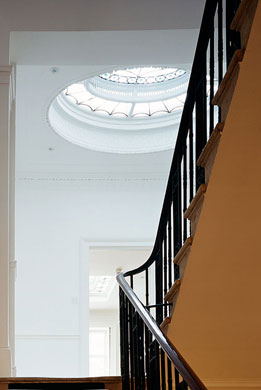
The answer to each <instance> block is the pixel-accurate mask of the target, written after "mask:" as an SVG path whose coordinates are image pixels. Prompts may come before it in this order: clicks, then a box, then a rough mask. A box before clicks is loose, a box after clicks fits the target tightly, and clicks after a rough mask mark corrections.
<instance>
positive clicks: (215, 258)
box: [168, 4, 261, 389]
mask: <svg viewBox="0 0 261 390" xmlns="http://www.w3.org/2000/svg"><path fill="white" fill-rule="evenodd" d="M260 47H261V5H260V4H258V6H257V11H256V15H255V18H254V23H253V27H252V30H251V33H250V37H249V41H248V46H247V49H246V52H245V55H244V60H243V62H242V63H241V64H240V65H239V69H240V71H239V75H238V80H237V84H236V88H235V91H234V94H233V98H232V102H231V105H230V109H229V112H228V115H227V117H226V122H225V126H224V129H223V134H222V136H221V139H220V143H219V148H218V150H217V154H216V159H215V164H214V166H213V169H212V173H211V176H210V178H209V183H208V187H207V191H206V194H205V196H204V198H205V199H204V204H203V207H202V211H201V215H200V219H199V221H198V225H197V229H196V231H195V235H194V237H193V245H192V248H191V253H190V256H189V261H188V263H187V266H186V272H185V274H184V277H183V280H182V283H181V287H180V292H179V298H178V300H177V303H176V307H175V314H174V318H173V319H172V321H171V323H170V324H169V329H168V337H169V338H170V339H171V340H173V341H175V345H176V346H177V348H178V349H179V350H180V351H182V353H183V355H184V357H185V359H186V360H187V361H188V363H189V364H190V365H191V366H192V367H193V368H194V369H195V371H196V372H197V373H198V375H199V377H201V378H203V381H204V382H205V384H206V385H207V387H210V388H221V387H222V388H223V389H224V388H229V389H230V388H235V387H237V388H238V387H242V388H244V389H247V388H250V387H251V388H253V387H255V388H260V389H261V370H260V364H259V363H258V362H259V354H260V350H261V334H260V325H261V314H260V311H259V309H258V298H259V297H260V296H261V284H260V275H261V261H260V248H259V226H260V218H261V203H260V200H261V173H260V171H261V152H260V146H261V120H260V112H261V104H260V98H259V94H260V91H261V78H260V63H261V51H260ZM251 271H252V272H251ZM253 271H254V272H253Z"/></svg>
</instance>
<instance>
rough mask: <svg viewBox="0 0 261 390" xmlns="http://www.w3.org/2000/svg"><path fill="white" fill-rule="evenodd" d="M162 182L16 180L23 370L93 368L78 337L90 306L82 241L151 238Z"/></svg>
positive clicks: (74, 372) (65, 372)
mask: <svg viewBox="0 0 261 390" xmlns="http://www.w3.org/2000/svg"><path fill="white" fill-rule="evenodd" d="M164 187H165V184H164V183H161V184H160V185H159V183H158V182H157V183H152V182H146V181H144V183H143V184H142V185H141V183H135V182H134V183H129V184H128V185H126V183H125V182H124V181H122V182H119V181H116V182H115V183H110V184H108V182H106V183H100V182H97V185H96V186H95V185H94V184H93V183H92V185H89V186H88V184H85V186H77V184H75V182H73V183H72V184H69V183H67V184H64V183H59V182H58V183H56V182H55V183H54V182H52V183H48V182H44V181H41V180H35V181H32V182H30V181H29V182H28V181H26V180H18V182H17V187H16V258H17V263H18V264H17V283H16V335H17V337H16V342H17V344H16V349H17V362H16V365H17V375H18V376H20V375H21V376H25V375H26V376H36V375H37V376H82V375H87V374H88V370H87V367H88V364H87V362H86V359H87V354H88V345H87V344H86V342H85V343H84V342H81V340H82V339H83V337H84V335H83V333H84V334H86V329H87V319H86V316H83V313H82V311H85V313H86V312H88V297H87V291H88V264H87V262H88V260H87V257H88V256H87V255H86V251H85V249H84V248H83V247H82V241H83V239H84V241H85V242H88V241H92V242H93V241H95V242H98V241H106V242H117V243H118V242H121V241H122V242H129V243H130V245H131V243H132V242H134V241H135V242H137V241H143V242H144V241H151V242H153V239H154V236H155V233H156V228H157V222H158V218H159V213H160V209H161V204H162V197H163V191H164ZM130 266H131V265H130ZM84 275H86V277H84ZM80 276H81V277H80ZM81 280H82V281H83V282H84V280H86V286H83V287H82V285H80V281H81ZM80 289H81V294H80ZM115 337H116V336H115ZM57 347H58V348H57ZM116 366H118V363H115V368H114V372H117V368H116Z"/></svg>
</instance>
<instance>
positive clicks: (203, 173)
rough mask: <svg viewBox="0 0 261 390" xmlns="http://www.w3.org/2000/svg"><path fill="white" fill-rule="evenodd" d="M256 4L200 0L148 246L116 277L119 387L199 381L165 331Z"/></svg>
mask: <svg viewBox="0 0 261 390" xmlns="http://www.w3.org/2000/svg"><path fill="white" fill-rule="evenodd" d="M257 4H258V1H257V0H243V1H242V2H239V1H229V0H227V1H226V2H222V1H213V0H212V1H207V2H206V8H205V11H204V15H203V20H202V25H201V30H200V34H199V40H198V45H197V49H196V53H195V59H194V62H193V67H192V72H191V79H190V83H189V87H188V93H187V99H186V102H185V106H184V111H183V115H182V119H181V124H180V129H179V134H178V139H177V143H176V147H175V151H174V157H173V161H172V166H171V170H170V176H169V181H168V185H167V190H166V195H165V199H164V204H163V209H162V213H161V218H160V222H159V227H158V233H157V237H156V241H155V245H154V248H153V251H152V254H151V256H150V258H149V259H148V260H147V262H146V263H145V264H144V265H142V266H140V267H139V268H137V269H135V270H132V271H129V272H126V273H125V274H124V275H123V274H122V275H119V276H118V282H119V284H120V287H121V289H120V306H121V348H122V360H121V362H122V375H123V388H124V390H125V389H126V390H129V389H131V390H132V389H136V388H137V389H141V390H142V389H145V388H146V386H147V387H149V388H152V389H154V388H155V390H156V389H160V388H162V389H163V390H164V389H172V388H173V387H175V388H176V389H178V390H179V389H180V390H181V389H187V388H188V387H189V388H191V389H195V390H196V389H204V388H205V386H204V385H203V383H202V382H201V381H200V380H199V378H198V377H197V376H196V374H195V373H194V372H193V370H192V369H191V367H190V366H189V365H188V364H187V362H186V361H185V360H184V358H183V357H182V355H181V354H180V353H179V352H178V351H177V349H176V348H175V347H174V346H173V344H172V343H171V342H170V340H169V339H168V337H167V336H168V334H169V332H168V329H169V327H170V326H172V322H174V323H175V307H176V305H177V302H178V301H179V294H180V292H181V291H182V284H183V280H184V276H185V275H186V266H187V264H188V263H189V261H190V260H189V259H190V255H191V251H192V250H193V242H194V238H195V235H196V232H197V226H198V222H199V220H200V215H201V211H202V209H203V207H204V201H205V198H206V196H207V194H208V185H209V182H210V178H211V172H212V169H213V166H214V163H215V158H216V154H217V151H218V147H219V143H220V139H221V137H222V132H223V130H224V128H225V127H226V120H227V116H228V113H229V107H230V104H231V101H232V99H233V94H234V90H235V87H236V85H237V80H238V76H239V72H240V64H241V63H242V62H243V61H244V54H245V51H246V47H247V42H248V38H249V34H250V30H251V26H252V23H253V19H254V15H255V11H256V7H257ZM224 10H225V11H226V12H225V15H226V26H225V28H224V25H223V21H224V15H223V11H224ZM214 26H217V28H214ZM224 29H226V36H225V37H224V36H223V32H224ZM224 48H225V49H226V63H227V67H226V71H225V72H224V63H225V60H224V58H223V53H224ZM216 85H218V88H216ZM215 106H216V107H215ZM140 274H144V280H145V285H144V291H145V296H144V297H139V298H140V300H139V299H138V298H137V297H136V296H135V276H136V275H140ZM185 277H186V276H185ZM126 278H129V284H127V282H126ZM187 291H188V289H187ZM191 321H193V318H191ZM179 326H180V327H182V323H180V324H179ZM172 329H174V330H175V325H174V327H172ZM173 339H174V340H175V332H174V333H173V332H172V333H171V340H173ZM184 340H185V337H184ZM171 348H172V352H171ZM225 387H226V386H225Z"/></svg>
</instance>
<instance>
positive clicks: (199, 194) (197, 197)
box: [184, 184, 207, 219]
mask: <svg viewBox="0 0 261 390" xmlns="http://www.w3.org/2000/svg"><path fill="white" fill-rule="evenodd" d="M206 189H207V186H206V184H201V185H200V186H199V189H198V190H197V192H196V195H195V196H194V198H193V199H192V201H191V203H190V205H189V207H188V208H187V210H186V212H185V213H184V218H187V219H190V217H191V216H192V215H193V214H194V212H195V211H196V209H197V205H198V203H199V202H200V201H201V199H202V197H203V196H204V194H205V192H206Z"/></svg>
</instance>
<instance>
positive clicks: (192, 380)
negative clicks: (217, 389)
mask: <svg viewBox="0 0 261 390" xmlns="http://www.w3.org/2000/svg"><path fill="white" fill-rule="evenodd" d="M117 281H118V283H119V285H120V286H121V289H122V290H123V291H124V292H125V294H126V296H127V297H128V299H129V301H130V302H131V303H132V305H133V306H134V307H135V310H136V311H137V312H138V313H139V315H140V317H141V318H142V320H143V321H144V323H145V325H146V326H147V327H148V328H149V330H150V331H151V333H152V334H153V335H154V337H155V339H156V340H157V341H158V343H159V345H160V346H161V348H162V349H163V350H164V352H165V353H166V354H167V356H168V357H169V359H170V360H171V361H172V362H173V363H174V366H175V367H176V368H177V370H178V371H179V373H180V374H181V375H182V377H183V379H184V380H185V381H186V383H187V385H188V386H189V387H190V388H191V389H194V390H205V389H206V387H205V386H204V384H203V383H202V382H201V380H200V379H199V378H198V377H197V375H196V374H195V372H194V371H193V370H192V368H191V367H190V366H189V365H188V363H187V362H186V361H185V359H184V358H183V357H182V355H181V354H180V353H179V352H178V351H177V349H176V348H175V347H174V345H173V344H172V342H171V341H170V340H169V339H168V337H167V336H165V335H164V333H163V332H162V330H161V329H160V327H159V326H158V324H157V322H156V321H155V320H154V318H153V317H152V315H151V314H150V312H149V311H148V310H147V309H146V308H145V307H144V305H143V304H142V302H141V301H140V300H139V298H138V297H137V295H136V294H135V293H134V291H133V289H132V288H131V287H130V285H129V284H128V283H127V282H126V280H125V278H124V274H123V272H121V273H120V274H119V275H117Z"/></svg>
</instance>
